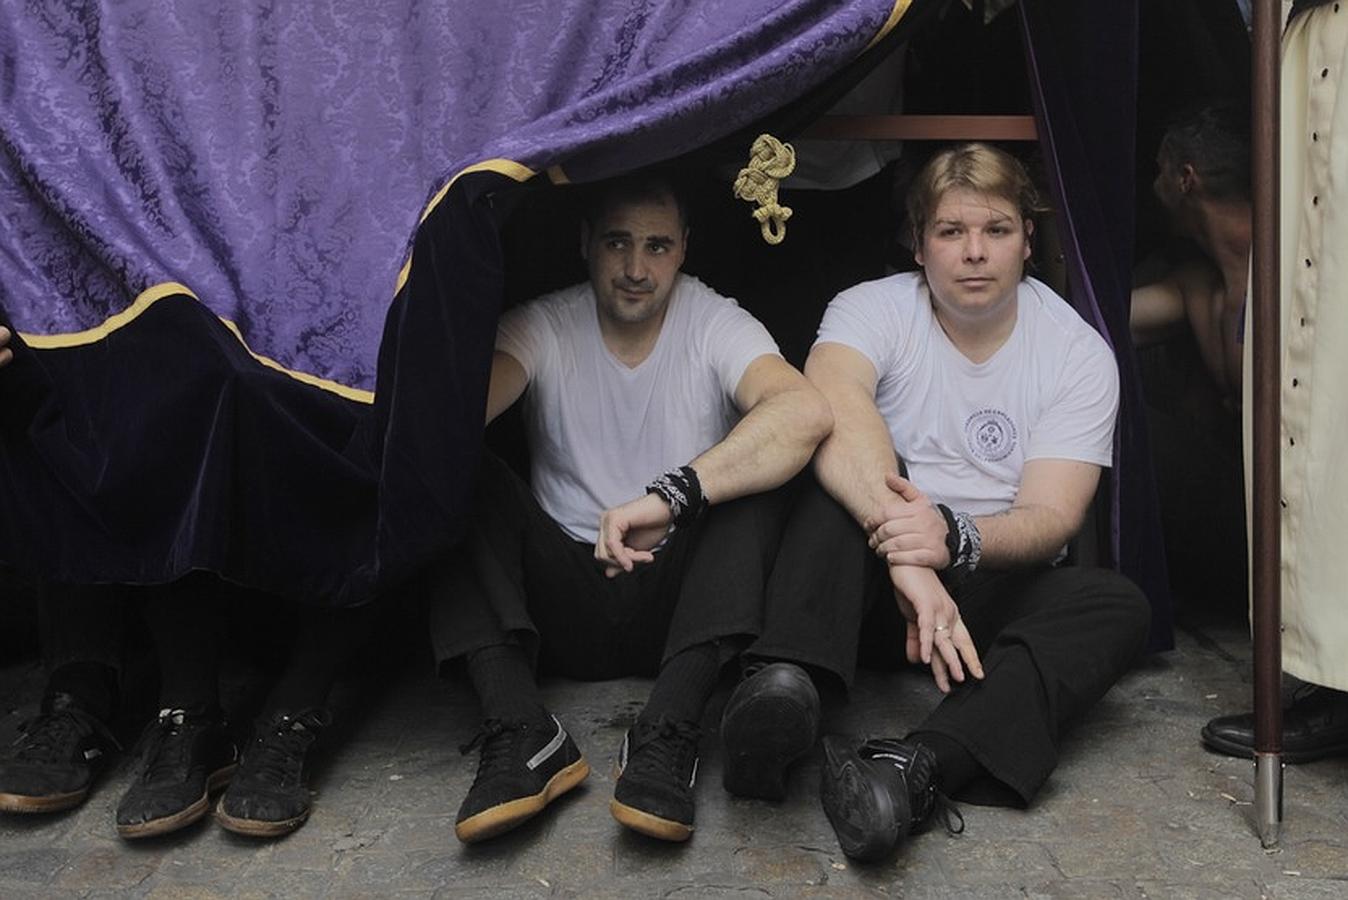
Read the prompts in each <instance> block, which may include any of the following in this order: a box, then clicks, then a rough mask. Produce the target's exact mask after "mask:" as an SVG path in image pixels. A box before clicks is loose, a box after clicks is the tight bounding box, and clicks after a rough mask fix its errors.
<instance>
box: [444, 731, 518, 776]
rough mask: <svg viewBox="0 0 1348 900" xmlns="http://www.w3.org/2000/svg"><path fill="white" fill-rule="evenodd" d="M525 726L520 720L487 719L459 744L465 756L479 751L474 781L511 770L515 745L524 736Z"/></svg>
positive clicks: (514, 757) (516, 753)
mask: <svg viewBox="0 0 1348 900" xmlns="http://www.w3.org/2000/svg"><path fill="white" fill-rule="evenodd" d="M526 727H527V726H525V725H524V724H523V723H521V722H506V721H504V720H502V719H487V720H486V721H485V722H483V723H482V727H481V728H479V729H478V730H477V734H475V735H473V737H472V739H471V740H469V741H468V743H466V744H462V745H460V746H459V752H460V753H462V754H463V755H465V756H467V755H468V754H469V753H472V752H473V751H474V750H478V751H479V753H478V758H477V776H476V778H475V779H474V780H475V781H476V780H477V779H483V778H490V777H492V776H494V775H501V774H508V773H510V772H511V771H513V769H514V760H515V759H516V757H517V756H518V755H519V753H518V752H517V749H516V745H517V744H518V743H519V742H520V741H521V740H522V739H523V738H524V732H525V730H526Z"/></svg>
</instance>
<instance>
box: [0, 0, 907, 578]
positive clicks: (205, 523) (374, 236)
mask: <svg viewBox="0 0 1348 900" xmlns="http://www.w3.org/2000/svg"><path fill="white" fill-rule="evenodd" d="M932 2H933V0H927V5H928V6H930V5H931V3H932ZM906 8H907V3H906V2H899V3H897V4H895V2H894V0H857V2H849V3H841V2H836V0H835V2H824V0H785V2H783V0H698V2H694V0H660V2H655V0H622V2H616V0H607V2H605V0H553V2H550V3H543V2H538V0H506V2H499V3H471V2H466V0H463V2H449V0H435V2H427V0H387V2H378V3H365V4H355V3H334V2H330V0H329V2H322V0H320V2H314V3H288V4H287V3H272V2H258V3H252V4H244V5H239V4H224V5H220V4H210V3H197V2H188V0H118V2H116V3H97V2H78V0H48V2H40V0H31V2H23V3H21V2H19V0H0V220H2V221H3V222H4V227H3V230H0V320H4V321H8V322H10V323H12V324H13V325H14V326H16V327H17V329H18V331H19V332H20V333H21V334H25V335H29V336H31V340H30V341H29V342H28V343H29V344H31V346H26V345H25V343H24V342H23V341H20V342H19V345H18V346H16V348H15V351H16V358H15V361H14V363H13V364H12V365H11V366H9V367H8V368H7V370H6V371H4V372H3V373H0V490H2V491H3V499H4V502H3V503H0V561H4V562H10V563H17V564H21V565H23V566H25V567H26V568H30V569H32V570H35V571H37V572H39V573H41V574H44V575H46V576H48V577H53V578H57V579H61V580H66V581H72V582H105V581H113V582H128V583H142V584H143V583H155V582H164V581H169V580H173V579H175V578H178V577H180V576H182V575H183V574H185V573H187V572H189V571H192V570H195V569H207V570H210V571H214V572H217V573H219V574H221V575H222V576H223V577H225V578H226V579H228V580H231V581H235V582H238V583H241V584H245V585H249V586H252V587H257V588H262V589H266V590H270V591H274V592H277V593H282V594H286V595H288V596H291V597H297V598H303V599H307V600H311V601H315V602H321V603H341V604H347V603H359V602H363V601H365V600H368V599H369V598H370V597H372V596H374V595H375V594H377V593H379V592H381V591H383V590H385V589H387V588H389V587H390V586H392V585H394V584H396V583H397V582H399V581H400V580H401V579H403V578H405V577H407V576H408V575H409V574H410V573H411V572H412V571H414V570H415V569H416V568H417V567H418V566H419V565H421V564H424V562H425V561H426V560H427V559H429V558H430V557H431V556H432V555H434V554H436V553H441V552H443V551H444V550H445V549H446V548H447V547H448V546H450V544H451V543H452V542H453V541H454V540H456V539H457V537H458V535H459V534H460V533H461V530H462V527H463V525H464V518H465V514H466V510H467V506H468V497H469V492H470V490H471V485H472V478H473V472H474V469H475V464H476V461H477V458H478V454H479V452H480V446H481V436H482V418H483V407H484V403H485V395H486V379H487V372H488V366H489V359H490V353H491V347H492V336H493V334H494V331H495V326H496V319H497V316H498V315H499V311H500V306H501V302H502V259H501V249H500V245H499V237H498V231H497V229H498V226H499V221H498V218H497V215H496V213H495V211H494V204H495V200H494V195H496V194H499V193H502V192H508V191H510V190H513V189H515V188H516V179H517V178H520V177H524V176H525V175H527V171H526V170H524V169H521V168H519V167H512V166H499V165H498V166H495V167H490V168H489V170H488V171H478V172H471V173H469V174H467V175H464V176H463V177H461V178H459V179H458V180H457V181H454V182H453V185H452V187H450V189H449V190H448V191H446V192H444V193H443V195H442V194H441V193H440V192H441V189H442V188H443V187H444V186H445V185H446V184H447V183H448V182H449V179H450V178H451V177H452V176H454V175H455V174H456V173H459V172H461V171H462V170H464V169H465V167H469V166H471V165H472V164H475V163H479V162H482V161H484V160H491V159H497V158H500V159H505V160H511V161H514V163H518V164H520V166H522V167H527V170H532V171H534V172H542V171H545V170H552V171H551V172H550V174H552V175H554V176H555V177H558V178H561V177H568V178H570V179H573V180H579V181H584V180H589V179H593V178H599V177H603V176H606V175H611V174H616V173H617V172H619V171H623V170H627V169H631V168H635V167H637V166H641V165H644V164H647V163H651V162H654V161H657V160H660V159H666V158H670V157H674V156H677V155H679V154H682V153H684V152H686V151H690V150H693V149H694V148H698V147H701V146H704V145H706V144H708V143H710V142H713V141H715V140H717V139H720V138H723V137H725V136H726V135H730V134H732V133H734V132H736V131H737V130H738V129H741V128H744V127H746V126H748V125H750V124H751V123H754V122H756V121H759V120H760V119H762V118H763V117H764V116H766V115H768V114H769V113H771V112H772V111H774V110H777V109H779V108H781V107H783V106H784V105H786V104H788V103H790V102H792V101H794V100H796V99H797V98H799V97H801V96H802V95H803V94H805V93H806V92H808V91H810V90H811V89H812V88H814V87H816V86H818V85H821V84H823V83H825V82H827V81H828V80H829V79H830V78H831V77H832V76H833V75H834V74H835V73H837V72H838V71H839V70H841V69H843V68H845V67H846V66H847V65H848V64H849V63H851V62H853V61H854V60H855V59H856V58H857V57H858V56H859V55H861V54H862V52H863V50H864V49H865V48H866V47H867V45H868V44H869V43H870V42H871V41H872V40H873V39H874V38H876V36H877V35H878V34H879V33H880V32H881V30H882V28H883V27H884V26H885V25H886V23H889V24H893V23H894V21H896V17H895V15H894V14H895V13H896V12H898V11H901V10H903V9H906ZM746 150H747V147H746ZM553 167H558V168H557V169H553ZM560 173H564V174H560ZM437 196H439V197H440V200H439V202H438V203H437V204H436V205H434V207H433V209H432V210H431V212H430V214H429V215H428V216H427V217H426V218H425V220H424V221H421V216H422V214H423V211H424V210H426V209H427V207H428V202H429V201H430V200H431V199H432V198H434V197H437ZM409 252H411V254H412V258H413V264H412V266H411V268H410V270H409V273H408V276H407V278H406V280H405V281H404V282H402V286H401V287H399V286H398V285H399V283H400V272H401V271H402V270H403V267H404V265H405V264H406V262H407V259H408V254H409ZM174 283H176V284H178V285H181V286H180V287H174V286H173V284H174ZM156 285H159V286H164V285H167V286H166V287H161V288H159V290H160V293H161V295H162V299H160V300H158V301H157V302H155V303H154V304H153V305H152V306H149V307H148V308H145V309H142V310H139V314H138V315H136V316H135V317H134V318H131V319H130V320H129V321H121V320H116V319H114V320H113V321H112V323H111V324H115V325H118V327H117V328H116V329H113V330H109V329H106V328H105V329H104V330H103V331H100V332H97V333H93V334H84V335H75V336H74V337H71V336H70V333H71V332H79V331H81V330H82V329H93V328H96V327H98V326H100V325H101V324H102V323H104V322H105V321H107V320H108V318H109V316H113V315H114V314H117V313H120V312H122V311H123V310H125V309H126V308H127V307H128V304H129V303H130V302H131V300H132V298H134V297H136V296H137V295H138V294H141V292H143V291H146V290H147V289H148V288H151V287H153V286H156ZM189 292H190V293H189ZM193 295H194V296H195V298H197V299H195V300H194V299H192V296H193ZM217 316H219V317H223V318H225V319H228V320H230V321H231V322H233V323H234V324H235V325H236V326H237V328H238V331H239V334H240V336H241V337H242V338H243V339H244V341H246V342H247V346H248V347H249V348H251V349H252V350H253V351H255V352H256V353H258V354H261V355H263V356H265V357H268V358H270V359H271V360H274V361H275V362H276V363H279V364H280V365H281V366H284V367H286V368H288V369H291V370H295V371H298V372H301V373H307V374H309V375H313V376H317V377H321V378H324V379H329V380H330V381H331V382H332V383H333V384H334V385H335V386H337V387H339V388H347V389H357V391H358V393H354V394H353V393H352V392H351V391H350V390H347V391H346V392H345V393H344V394H343V393H342V392H341V391H336V392H334V391H331V390H324V389H319V388H316V387H313V386H310V385H309V384H305V383H302V382H301V381H298V380H296V379H294V378H292V377H290V376H289V375H286V374H282V373H280V372H277V371H275V370H274V369H272V368H268V367H266V366H264V365H261V364H259V363H258V362H257V361H256V360H255V359H254V358H253V357H252V356H250V355H249V353H248V352H246V350H245V349H244V346H243V345H242V344H240V343H239V341H238V340H236V339H235V337H234V335H233V334H232V333H231V332H230V331H229V330H227V329H226V327H225V326H224V325H223V324H222V323H221V321H220V319H219V318H217ZM61 335H65V337H60V336H61ZM53 336H58V337H53ZM370 389H375V391H374V396H373V398H371V397H370V396H369V394H368V392H369V390H370ZM359 392H363V393H359Z"/></svg>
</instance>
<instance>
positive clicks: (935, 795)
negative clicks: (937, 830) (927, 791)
mask: <svg viewBox="0 0 1348 900" xmlns="http://www.w3.org/2000/svg"><path fill="white" fill-rule="evenodd" d="M931 794H932V796H931V802H930V807H929V810H930V811H929V813H928V815H931V816H933V817H935V818H937V819H939V820H940V822H941V825H942V826H943V827H944V828H945V830H946V834H963V833H964V813H962V812H960V808H959V807H958V806H956V805H955V801H954V800H951V799H950V798H949V797H947V796H946V795H945V793H944V792H943V791H940V790H938V789H937V788H936V785H932V786H931ZM955 822H958V823H959V827H955V824H954V823H955Z"/></svg>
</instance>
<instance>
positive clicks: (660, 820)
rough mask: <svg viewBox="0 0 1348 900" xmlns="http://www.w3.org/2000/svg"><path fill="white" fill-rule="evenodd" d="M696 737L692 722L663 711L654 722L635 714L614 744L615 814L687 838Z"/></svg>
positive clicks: (663, 834) (636, 826)
mask: <svg viewBox="0 0 1348 900" xmlns="http://www.w3.org/2000/svg"><path fill="white" fill-rule="evenodd" d="M700 737H701V730H700V729H699V728H698V727H697V726H696V725H694V724H693V723H692V722H671V721H669V720H668V719H665V718H664V717H663V716H662V717H661V718H660V719H659V720H658V721H656V722H654V723H650V722H645V721H643V720H641V719H638V720H637V722H636V724H635V725H633V726H632V728H631V730H629V731H628V732H627V736H626V737H624V738H623V743H622V747H621V748H619V750H618V764H617V766H616V769H617V773H616V774H617V782H616V783H615V784H614V785H613V800H612V801H611V802H610V803H609V811H610V812H612V813H613V818H615V819H617V820H618V821H619V822H621V823H622V824H624V825H626V826H627V827H628V828H631V829H632V830H633V831H639V832H641V833H642V834H644V835H648V836H650V837H653V838H659V839H660V840H662V841H686V840H688V838H689V837H690V836H691V835H692V833H693V810H694V803H693V785H694V784H695V783H696V781H697V742H698V739H699V738H700Z"/></svg>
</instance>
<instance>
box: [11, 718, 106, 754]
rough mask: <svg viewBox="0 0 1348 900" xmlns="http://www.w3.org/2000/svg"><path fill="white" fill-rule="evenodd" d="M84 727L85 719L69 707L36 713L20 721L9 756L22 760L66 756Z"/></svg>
mask: <svg viewBox="0 0 1348 900" xmlns="http://www.w3.org/2000/svg"><path fill="white" fill-rule="evenodd" d="M88 730H89V729H88V726H86V725H85V722H81V721H80V718H77V717H75V715H74V714H73V713H70V711H67V710H62V711H59V713H40V714H38V715H35V717H34V718H31V719H28V721H27V722H24V724H23V726H22V729H20V733H19V738H18V740H16V741H15V748H16V749H15V752H13V759H15V760H22V761H26V763H50V761H58V760H59V761H63V760H66V759H69V757H70V754H71V749H73V746H74V745H75V744H77V742H78V741H80V738H81V737H84V736H85V733H86V732H88Z"/></svg>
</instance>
